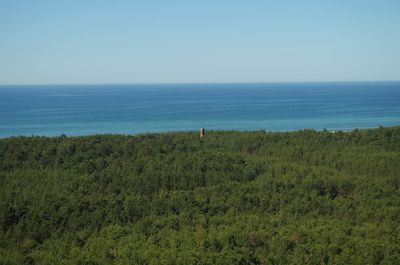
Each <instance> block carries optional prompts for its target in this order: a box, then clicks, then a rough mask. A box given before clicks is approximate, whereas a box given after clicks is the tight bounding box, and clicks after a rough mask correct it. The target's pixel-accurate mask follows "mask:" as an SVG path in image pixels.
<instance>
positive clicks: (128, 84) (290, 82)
mask: <svg viewBox="0 0 400 265" xmlns="http://www.w3.org/2000/svg"><path fill="white" fill-rule="evenodd" d="M354 83H360V84H363V83H364V84H365V83H374V84H376V83H400V80H337V81H334V80H327V81H260V82H252V81H248V82H247V81H246V82H160V83H157V82H143V83H140V82H138V83H134V82H132V83H131V82H127V83H118V82H115V83H95V82H94V83H18V84H16V83H12V84H0V87H10V86H14V87H17V86H111V85H117V86H158V85H160V86H163V85H166V86H168V85H178V86H180V85H251V84H255V85H257V84H354Z"/></svg>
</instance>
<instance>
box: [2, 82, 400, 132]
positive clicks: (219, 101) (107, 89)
mask: <svg viewBox="0 0 400 265" xmlns="http://www.w3.org/2000/svg"><path fill="white" fill-rule="evenodd" d="M392 125H400V82H352V83H276V84H273V83H266V84H180V85H45V86H39V85H36V86H0V137H8V136H14V135H47V136H54V135H60V134H66V135H88V134H103V133H122V134H135V133H145V132H162V131H182V130H191V131H192V130H196V131H197V130H198V128H200V127H205V128H206V129H215V130H217V129H218V130H220V129H221V130H271V131H287V130H297V129H303V128H314V129H317V130H320V129H324V128H326V129H328V130H349V129H353V128H371V127H378V126H392Z"/></svg>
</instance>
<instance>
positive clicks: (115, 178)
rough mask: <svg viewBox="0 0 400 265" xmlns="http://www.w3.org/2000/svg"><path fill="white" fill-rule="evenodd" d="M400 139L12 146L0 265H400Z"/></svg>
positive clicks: (288, 137) (282, 136)
mask: <svg viewBox="0 0 400 265" xmlns="http://www.w3.org/2000/svg"><path fill="white" fill-rule="evenodd" d="M399 186H400V127H388V128H378V129H365V130H353V131H350V132H342V131H337V132H330V131H326V130H324V131H319V132H317V131H314V130H302V131H295V132H266V131H255V132H237V131H211V132H208V133H207V135H206V136H205V137H203V138H202V139H199V136H198V134H197V133H194V132H173V133H159V134H142V135H133V136H129V135H94V136H81V137H66V136H64V135H62V136H59V137H39V136H32V137H23V136H20V137H11V138H5V139H0V225H1V229H0V264H92V265H94V264H362V265H365V264H386V265H388V264H400V225H399V224H400V190H399Z"/></svg>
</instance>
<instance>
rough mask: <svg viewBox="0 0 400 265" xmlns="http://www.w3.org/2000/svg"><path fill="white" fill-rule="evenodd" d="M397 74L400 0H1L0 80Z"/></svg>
mask: <svg viewBox="0 0 400 265" xmlns="http://www.w3.org/2000/svg"><path fill="white" fill-rule="evenodd" d="M353 80H400V1H398V0H375V1H373V0H358V1H355V0H335V1H333V0H332V1H328V0H327V1H323V0H315V1H309V0H296V1H285V0H282V1H281V0H279V1H278V0H275V1H267V0H264V1H245V0H243V1H235V0H229V1H217V0H201V1H200V0H199V1H195V0H193V1H191V0H182V1H174V0H168V1H167V0H159V1H152V0H143V1H139V0H138V1H134V0H132V1H122V0H115V1H111V0H108V1H101V0H93V1H91V0H81V1H74V0H66V1H61V0H60V1H58V0H48V1H45V0H30V1H29V0H26V1H23V0H0V84H27V83H28V84H29V83H35V84H37V83H62V84H64V83H192V82H196V83H197V82H281V81H284V82H288V81H289V82H290V81H353Z"/></svg>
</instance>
